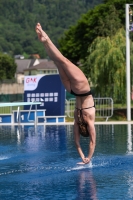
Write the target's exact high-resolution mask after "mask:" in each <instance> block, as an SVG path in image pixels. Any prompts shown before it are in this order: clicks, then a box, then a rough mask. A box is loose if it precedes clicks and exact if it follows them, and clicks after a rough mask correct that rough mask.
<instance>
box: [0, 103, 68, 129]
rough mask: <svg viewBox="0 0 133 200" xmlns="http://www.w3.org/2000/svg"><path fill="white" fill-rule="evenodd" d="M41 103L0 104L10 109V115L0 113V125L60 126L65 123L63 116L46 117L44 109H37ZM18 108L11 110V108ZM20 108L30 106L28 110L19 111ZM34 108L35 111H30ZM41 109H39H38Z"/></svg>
mask: <svg viewBox="0 0 133 200" xmlns="http://www.w3.org/2000/svg"><path fill="white" fill-rule="evenodd" d="M41 104H42V102H12V103H11V102H9V103H0V107H10V113H6V114H4V113H3V114H2V113H0V125H20V124H21V125H22V124H27V125H28V124H30V125H35V126H36V125H37V124H50V123H52V124H57V123H59V124H61V123H65V116H46V115H45V111H46V109H37V105H40V106H41ZM14 106H16V107H18V108H17V110H12V107H14ZM21 106H30V108H29V109H28V110H21V109H20V107H21ZM32 106H35V109H32ZM40 108H41V107H40Z"/></svg>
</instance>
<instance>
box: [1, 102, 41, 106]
mask: <svg viewBox="0 0 133 200" xmlns="http://www.w3.org/2000/svg"><path fill="white" fill-rule="evenodd" d="M41 104H42V103H41V102H12V103H0V107H8V106H10V107H11V106H26V105H41Z"/></svg>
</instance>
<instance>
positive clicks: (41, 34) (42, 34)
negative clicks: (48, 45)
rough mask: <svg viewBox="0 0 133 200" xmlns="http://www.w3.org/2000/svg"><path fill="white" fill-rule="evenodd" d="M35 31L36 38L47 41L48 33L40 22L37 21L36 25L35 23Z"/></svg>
mask: <svg viewBox="0 0 133 200" xmlns="http://www.w3.org/2000/svg"><path fill="white" fill-rule="evenodd" d="M36 33H37V35H38V38H39V40H40V41H41V42H46V41H47V39H48V35H47V34H46V33H45V32H44V31H43V30H42V27H41V25H40V23H37V25H36Z"/></svg>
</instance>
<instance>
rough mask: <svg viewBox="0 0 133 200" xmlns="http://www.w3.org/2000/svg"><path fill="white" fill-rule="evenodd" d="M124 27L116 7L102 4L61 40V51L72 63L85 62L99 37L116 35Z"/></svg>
mask: <svg viewBox="0 0 133 200" xmlns="http://www.w3.org/2000/svg"><path fill="white" fill-rule="evenodd" d="M121 27H122V23H121V20H120V19H119V15H118V11H117V10H116V8H115V6H114V5H112V4H111V5H110V4H109V5H108V4H101V5H98V6H96V7H95V8H94V9H93V10H89V11H88V12H87V13H86V14H84V15H83V16H82V17H81V18H80V20H79V21H78V23H77V24H76V26H73V27H71V28H70V29H69V30H68V31H66V32H65V35H64V37H62V38H61V39H60V40H59V44H60V50H61V51H62V53H63V54H64V55H65V56H66V57H68V58H69V59H70V60H71V61H72V62H74V63H77V62H78V61H79V60H80V59H83V60H85V59H86V56H87V49H88V47H89V45H91V43H92V42H93V40H94V39H95V38H96V37H97V36H105V37H106V36H111V35H114V34H115V33H116V32H117V30H118V29H119V28H121Z"/></svg>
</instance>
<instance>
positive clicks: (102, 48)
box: [86, 29, 126, 102]
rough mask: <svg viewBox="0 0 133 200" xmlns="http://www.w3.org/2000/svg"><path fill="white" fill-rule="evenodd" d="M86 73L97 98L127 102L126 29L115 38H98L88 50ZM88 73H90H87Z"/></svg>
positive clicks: (120, 31) (121, 30)
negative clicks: (110, 98) (102, 97)
mask: <svg viewBox="0 0 133 200" xmlns="http://www.w3.org/2000/svg"><path fill="white" fill-rule="evenodd" d="M88 51H89V56H88V58H87V61H86V73H87V74H88V76H89V77H90V78H91V81H92V83H93V85H94V86H95V92H96V94H97V96H104V97H112V98H113V99H114V101H116V100H119V101H121V102H124V101H125V93H126V77H125V65H126V64H125V63H126V59H125V58H126V38H125V31H124V29H120V30H119V31H118V32H117V33H116V35H114V36H113V37H97V38H96V39H95V40H94V41H93V43H92V44H91V46H90V48H89V49H88ZM87 71H88V72H87Z"/></svg>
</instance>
